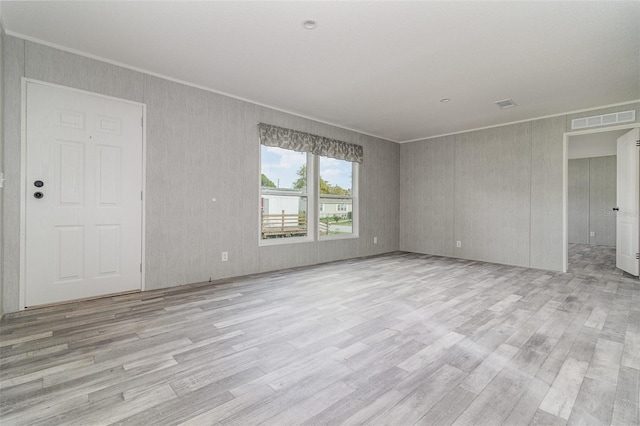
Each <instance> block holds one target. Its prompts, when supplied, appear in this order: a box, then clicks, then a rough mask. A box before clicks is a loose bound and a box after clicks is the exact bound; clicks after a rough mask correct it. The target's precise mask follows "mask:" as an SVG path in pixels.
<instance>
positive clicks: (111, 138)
mask: <svg viewBox="0 0 640 426" xmlns="http://www.w3.org/2000/svg"><path fill="white" fill-rule="evenodd" d="M26 111H27V113H26V177H27V181H26V193H25V194H24V196H25V197H26V203H25V207H26V216H25V218H26V221H25V231H26V236H25V244H26V246H25V266H26V267H25V305H26V306H27V307H29V306H35V305H42V304H49V303H56V302H62V301H68V300H75V299H82V298H88V297H96V296H101V295H105V294H112V293H121V292H125V291H131V290H139V289H140V288H141V284H142V283H141V272H140V264H141V261H142V259H141V251H142V235H141V232H142V201H141V197H140V194H141V191H142V132H143V129H142V113H143V111H142V106H141V105H136V104H132V103H129V102H126V101H119V100H115V99H107V98H104V97H100V96H97V95H91V94H87V93H80V92H77V91H73V90H68V89H65V88H61V87H53V86H49V85H45V84H39V83H35V82H28V83H27V108H26ZM36 181H42V182H43V185H42V186H41V187H38V186H36V184H35V182H36ZM36 192H40V193H42V194H43V196H42V197H41V198H36V196H35V195H34V194H35V193H36Z"/></svg>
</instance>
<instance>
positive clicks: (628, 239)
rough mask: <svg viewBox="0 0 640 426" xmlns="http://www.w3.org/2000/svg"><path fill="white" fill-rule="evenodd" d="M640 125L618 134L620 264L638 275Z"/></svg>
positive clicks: (618, 238)
mask: <svg viewBox="0 0 640 426" xmlns="http://www.w3.org/2000/svg"><path fill="white" fill-rule="evenodd" d="M638 141H640V129H638V128H636V129H632V130H631V131H629V132H627V133H625V134H624V135H622V136H621V137H620V138H618V152H617V156H618V176H617V179H618V185H617V196H618V202H617V204H618V206H617V209H618V211H617V219H616V267H618V268H620V269H622V270H623V271H626V272H628V273H630V274H631V275H635V276H638V265H639V264H640V260H638V252H639V251H640V250H639V246H640V236H639V233H638V230H639V229H638V228H639V227H640V219H639V213H640V194H639V191H640V172H639V170H640V148H638V146H637V144H638Z"/></svg>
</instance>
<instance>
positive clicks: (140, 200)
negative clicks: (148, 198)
mask: <svg viewBox="0 0 640 426" xmlns="http://www.w3.org/2000/svg"><path fill="white" fill-rule="evenodd" d="M140 201H142V191H140Z"/></svg>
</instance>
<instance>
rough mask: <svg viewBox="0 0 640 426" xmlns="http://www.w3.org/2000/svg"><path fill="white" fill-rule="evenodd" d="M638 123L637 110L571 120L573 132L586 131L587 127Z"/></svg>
mask: <svg viewBox="0 0 640 426" xmlns="http://www.w3.org/2000/svg"><path fill="white" fill-rule="evenodd" d="M630 121H636V110H635V109H632V110H629V111H622V112H614V113H611V114H603V115H594V116H592V117H584V118H576V119H573V120H571V130H579V129H586V128H587V127H596V126H607V125H611V124H618V123H628V122H630Z"/></svg>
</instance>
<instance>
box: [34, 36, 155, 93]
mask: <svg viewBox="0 0 640 426" xmlns="http://www.w3.org/2000/svg"><path fill="white" fill-rule="evenodd" d="M25 54H26V62H25V76H26V77H28V78H33V79H36V80H42V81H46V82H49V83H55V84H60V85H62V86H68V87H73V88H75V89H82V90H87V91H89V92H95V93H101V94H103V95H107V96H114V97H116V98H121V99H128V100H131V101H136V102H144V101H143V100H144V94H143V90H144V85H143V81H144V74H142V73H140V72H137V71H132V70H128V69H125V68H122V67H118V66H116V65H111V64H107V63H105V62H100V61H96V60H94V59H90V58H85V57H83V56H79V55H75V54H73V53H68V52H64V51H61V50H58V49H54V48H52V47H49V46H44V45H42V44H38V43H33V42H30V41H25Z"/></svg>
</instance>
